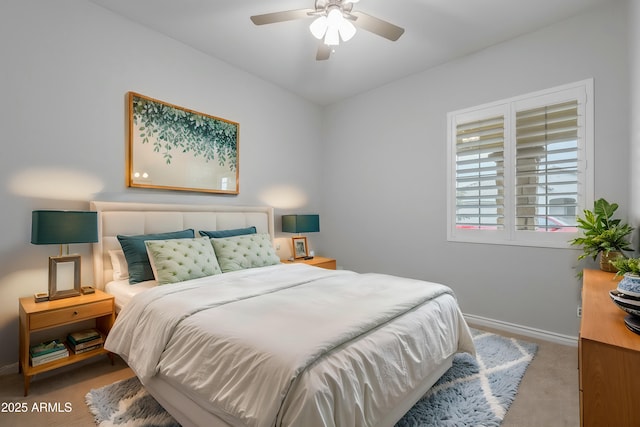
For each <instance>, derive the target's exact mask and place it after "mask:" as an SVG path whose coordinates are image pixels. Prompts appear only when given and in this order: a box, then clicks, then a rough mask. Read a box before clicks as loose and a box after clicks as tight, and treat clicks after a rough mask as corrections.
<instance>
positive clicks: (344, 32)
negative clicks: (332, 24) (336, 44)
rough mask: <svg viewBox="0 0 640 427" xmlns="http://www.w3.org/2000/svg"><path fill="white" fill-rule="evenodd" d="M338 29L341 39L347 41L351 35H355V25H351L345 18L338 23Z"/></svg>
mask: <svg viewBox="0 0 640 427" xmlns="http://www.w3.org/2000/svg"><path fill="white" fill-rule="evenodd" d="M338 31H339V32H340V37H341V38H342V41H343V42H347V41H349V40H351V38H352V37H353V36H355V35H356V26H355V25H353V24H352V23H351V22H349V21H347V20H346V19H343V20H342V23H341V24H340V27H339V28H338Z"/></svg>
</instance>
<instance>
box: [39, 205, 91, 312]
mask: <svg viewBox="0 0 640 427" xmlns="http://www.w3.org/2000/svg"><path fill="white" fill-rule="evenodd" d="M97 241H98V214H97V212H90V211H54V210H37V211H33V212H32V216H31V243H33V244H34V245H60V253H59V255H58V256H55V257H53V256H52V257H49V294H48V297H47V295H46V294H45V295H42V294H36V297H35V298H36V301H38V300H39V299H40V300H46V299H49V300H54V299H60V298H68V297H72V296H76V295H80V290H81V285H80V278H81V275H80V264H81V262H80V261H81V259H80V255H77V254H72V255H70V254H69V244H71V243H93V242H97ZM64 245H66V251H65V253H64V254H63V246H64Z"/></svg>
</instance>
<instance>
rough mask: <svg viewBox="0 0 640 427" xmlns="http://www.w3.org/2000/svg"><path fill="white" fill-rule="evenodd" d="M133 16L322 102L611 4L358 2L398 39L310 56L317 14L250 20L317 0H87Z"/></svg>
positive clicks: (572, 0) (597, 0)
mask: <svg viewBox="0 0 640 427" xmlns="http://www.w3.org/2000/svg"><path fill="white" fill-rule="evenodd" d="M89 1H90V2H91V3H94V4H96V5H99V6H102V7H104V8H106V9H109V10H111V11H113V12H115V13H117V14H119V15H122V16H124V17H126V18H128V19H130V20H132V21H135V22H137V23H140V24H142V25H144V26H146V27H148V28H151V29H153V30H156V31H158V32H160V33H163V34H166V35H167V36H169V37H172V38H174V39H176V40H179V41H181V42H183V43H185V44H187V45H189V46H192V47H194V48H195V49H197V50H199V51H202V52H205V53H207V54H209V55H211V56H214V57H216V58H218V59H221V60H223V61H225V62H227V63H229V64H231V65H234V66H236V67H238V68H240V69H243V70H245V71H247V72H249V73H252V74H254V75H257V76H259V77H261V78H263V79H265V80H267V81H270V82H273V83H275V84H277V85H279V86H281V87H283V88H286V89H288V90H290V91H292V92H294V93H297V94H299V95H300V96H303V97H304V98H307V99H309V100H311V101H313V102H315V103H317V104H320V105H328V104H331V103H333V102H336V101H338V100H341V99H344V98H347V97H349V96H352V95H355V94H357V93H360V92H364V91H367V90H369V89H372V88H374V87H377V86H380V85H382V84H385V83H388V82H391V81H393V80H396V79H399V78H402V77H405V76H408V75H410V74H414V73H416V72H420V71H423V70H426V69H428V68H431V67H434V66H436V65H439V64H442V63H444V62H447V61H449V60H451V59H453V58H457V57H460V56H463V55H466V54H469V53H472V52H475V51H478V50H481V49H483V48H486V47H488V46H491V45H493V44H496V43H500V42H502V41H505V40H508V39H511V38H513V37H516V36H518V35H520V34H524V33H527V32H531V31H534V30H536V29H539V28H542V27H545V26H547V25H550V24H552V23H555V22H558V21H562V20H564V19H567V18H569V17H571V16H574V15H577V14H580V13H582V12H584V11H586V10H588V9H590V8H593V7H595V6H598V5H604V4H611V3H612V0H361V1H360V2H359V3H357V4H355V6H354V10H360V11H362V12H366V13H368V14H370V15H373V16H375V17H377V18H381V19H384V20H386V21H389V22H391V23H393V24H395V25H398V26H400V27H403V28H404V29H405V33H404V34H403V35H402V37H400V39H399V40H398V41H396V42H391V41H389V40H387V39H384V38H382V37H379V36H377V35H374V34H372V33H368V32H366V31H363V30H358V33H357V34H356V35H355V36H354V37H353V39H351V40H350V41H348V42H346V43H342V44H341V45H340V46H339V47H338V48H337V49H336V51H335V53H333V54H332V55H331V58H330V59H329V60H328V61H316V60H315V54H316V49H317V43H318V42H317V40H316V39H315V38H314V37H313V36H312V35H311V33H310V32H309V29H308V26H309V24H310V23H311V22H312V20H313V18H308V19H303V20H298V21H289V22H281V23H277V24H269V25H263V26H255V25H253V23H252V22H251V21H250V20H249V17H250V16H251V15H258V14H263V13H269V12H279V11H283V10H293V9H306V8H313V5H314V0H272V1H265V0H89Z"/></svg>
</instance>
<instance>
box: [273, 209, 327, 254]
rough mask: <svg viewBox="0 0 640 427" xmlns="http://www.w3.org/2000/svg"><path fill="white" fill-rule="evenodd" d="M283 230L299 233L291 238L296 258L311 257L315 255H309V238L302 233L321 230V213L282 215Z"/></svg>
mask: <svg viewBox="0 0 640 427" xmlns="http://www.w3.org/2000/svg"><path fill="white" fill-rule="evenodd" d="M282 231H283V232H285V233H296V234H298V236H296V237H292V238H291V241H292V246H293V258H294V259H297V258H306V259H311V258H313V256H309V250H308V246H307V238H306V237H304V236H301V235H300V234H301V233H316V232H318V231H320V215H282Z"/></svg>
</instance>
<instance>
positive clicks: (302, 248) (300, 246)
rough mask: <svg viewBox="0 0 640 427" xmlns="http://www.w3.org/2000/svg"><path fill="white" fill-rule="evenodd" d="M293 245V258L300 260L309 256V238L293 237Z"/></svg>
mask: <svg viewBox="0 0 640 427" xmlns="http://www.w3.org/2000/svg"><path fill="white" fill-rule="evenodd" d="M291 241H292V243H293V258H295V259H300V258H305V257H307V256H309V250H308V248H307V238H306V237H304V236H296V237H292V238H291Z"/></svg>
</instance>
